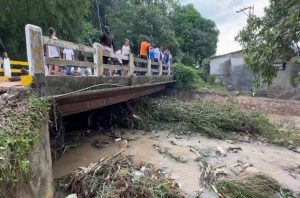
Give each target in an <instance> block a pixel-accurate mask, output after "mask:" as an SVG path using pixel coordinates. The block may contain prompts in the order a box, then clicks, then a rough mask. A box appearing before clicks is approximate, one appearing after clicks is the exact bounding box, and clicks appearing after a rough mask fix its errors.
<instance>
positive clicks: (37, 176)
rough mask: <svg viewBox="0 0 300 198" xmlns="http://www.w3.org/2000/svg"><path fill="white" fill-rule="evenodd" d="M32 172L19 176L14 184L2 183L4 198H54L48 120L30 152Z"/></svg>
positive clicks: (0, 193) (0, 194)
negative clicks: (22, 176) (24, 176)
mask: <svg viewBox="0 0 300 198" xmlns="http://www.w3.org/2000/svg"><path fill="white" fill-rule="evenodd" d="M28 160H29V161H30V166H31V172H30V174H29V176H27V177H26V178H21V177H19V181H18V182H17V183H16V184H15V185H14V186H11V185H9V186H7V184H0V185H3V186H1V188H2V190H3V191H1V192H0V197H1V198H2V197H3V198H53V196H54V191H53V177H52V161H51V152H50V141H49V132H48V120H47V121H45V122H44V127H43V131H42V135H41V136H40V138H39V139H38V140H37V141H36V143H35V145H34V146H33V148H32V150H31V152H30V153H29V154H28Z"/></svg>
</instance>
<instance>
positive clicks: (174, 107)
mask: <svg viewBox="0 0 300 198" xmlns="http://www.w3.org/2000/svg"><path fill="white" fill-rule="evenodd" d="M133 112H134V114H136V115H138V117H139V119H133V122H134V125H135V126H137V127H139V128H142V129H145V128H146V129H147V128H150V129H154V128H158V129H170V128H169V127H172V128H171V129H172V130H173V131H175V132H177V133H181V134H189V133H191V132H196V133H204V134H207V135H208V136H211V137H215V138H219V139H224V138H226V137H228V136H230V135H232V134H233V132H238V133H240V132H244V133H252V134H257V135H263V134H270V133H272V132H275V131H276V128H275V127H274V126H273V125H272V124H270V123H269V122H268V120H267V119H266V118H265V117H263V116H262V115H260V114H257V113H250V114H247V113H243V112H241V111H239V110H238V109H237V108H236V107H235V106H234V105H232V104H226V105H218V104H214V103H211V102H206V101H202V100H196V101H193V102H183V101H180V100H177V99H173V98H168V97H162V98H158V99H149V100H148V101H147V102H142V103H141V104H139V105H136V106H135V107H134V108H133Z"/></svg>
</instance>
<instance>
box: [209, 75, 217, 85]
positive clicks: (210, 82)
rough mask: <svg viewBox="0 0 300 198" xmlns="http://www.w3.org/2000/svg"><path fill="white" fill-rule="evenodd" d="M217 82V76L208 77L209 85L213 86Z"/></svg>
mask: <svg viewBox="0 0 300 198" xmlns="http://www.w3.org/2000/svg"><path fill="white" fill-rule="evenodd" d="M215 82H216V76H215V75H210V76H209V77H208V84H210V85H213V84H215Z"/></svg>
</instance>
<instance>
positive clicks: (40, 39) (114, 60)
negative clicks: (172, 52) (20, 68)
mask: <svg viewBox="0 0 300 198" xmlns="http://www.w3.org/2000/svg"><path fill="white" fill-rule="evenodd" d="M25 32H26V46H27V57H28V63H29V73H30V74H31V75H34V74H38V73H40V74H46V73H47V72H46V71H45V70H46V69H45V68H46V67H45V65H57V66H60V67H66V66H73V67H80V68H91V69H92V70H93V71H94V72H93V75H95V76H99V77H102V76H105V74H106V71H109V72H110V75H111V71H125V72H126V73H128V75H129V76H131V75H146V76H153V75H159V76H161V75H171V74H172V69H171V65H170V66H169V65H165V64H162V63H161V62H151V60H144V59H141V58H137V57H134V56H133V54H130V55H129V56H125V55H120V54H116V53H114V52H109V51H105V50H103V48H102V46H101V45H100V44H99V43H94V44H93V47H90V46H86V45H82V44H76V43H72V42H68V41H64V40H58V39H51V38H49V37H47V36H43V34H42V29H41V28H40V27H37V26H34V25H30V24H28V25H26V27H25ZM45 45H50V46H55V47H59V48H66V49H72V50H75V51H81V52H84V53H88V54H92V55H93V62H87V61H77V60H65V59H60V58H48V57H45V56H44V55H45V52H44V46H45ZM103 57H108V58H110V59H111V62H110V64H104V63H103ZM119 60H122V61H124V60H125V61H128V65H124V64H120V61H119Z"/></svg>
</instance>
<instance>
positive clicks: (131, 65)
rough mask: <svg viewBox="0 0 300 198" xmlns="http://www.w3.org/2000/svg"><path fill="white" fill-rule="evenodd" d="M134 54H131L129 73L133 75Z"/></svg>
mask: <svg viewBox="0 0 300 198" xmlns="http://www.w3.org/2000/svg"><path fill="white" fill-rule="evenodd" d="M134 68H135V66H134V56H133V54H130V55H129V71H128V75H129V76H132V75H133V74H134Z"/></svg>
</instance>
